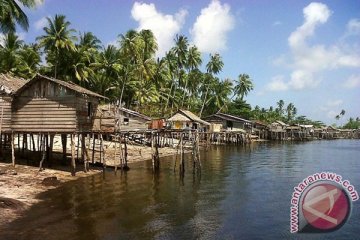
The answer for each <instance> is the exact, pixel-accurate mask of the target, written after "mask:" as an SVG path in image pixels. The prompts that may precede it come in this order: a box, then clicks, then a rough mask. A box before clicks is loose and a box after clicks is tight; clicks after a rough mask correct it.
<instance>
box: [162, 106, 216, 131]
mask: <svg viewBox="0 0 360 240" xmlns="http://www.w3.org/2000/svg"><path fill="white" fill-rule="evenodd" d="M167 122H168V123H169V124H170V126H171V128H172V129H198V130H199V131H208V128H209V126H210V123H208V122H206V121H204V120H202V119H201V118H199V117H198V116H196V115H195V114H194V113H192V112H190V111H187V110H178V111H177V112H176V113H175V114H174V115H173V116H172V117H170V118H169V119H168V120H167Z"/></svg>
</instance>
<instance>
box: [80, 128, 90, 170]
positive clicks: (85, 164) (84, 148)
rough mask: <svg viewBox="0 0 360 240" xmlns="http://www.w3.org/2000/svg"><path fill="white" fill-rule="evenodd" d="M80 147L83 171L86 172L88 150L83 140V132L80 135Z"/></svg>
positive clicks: (87, 168) (87, 167)
mask: <svg viewBox="0 0 360 240" xmlns="http://www.w3.org/2000/svg"><path fill="white" fill-rule="evenodd" d="M81 149H82V151H81V152H82V154H81V156H82V158H83V161H84V172H87V171H88V170H89V152H88V149H87V146H86V142H85V134H84V133H83V134H82V135H81Z"/></svg>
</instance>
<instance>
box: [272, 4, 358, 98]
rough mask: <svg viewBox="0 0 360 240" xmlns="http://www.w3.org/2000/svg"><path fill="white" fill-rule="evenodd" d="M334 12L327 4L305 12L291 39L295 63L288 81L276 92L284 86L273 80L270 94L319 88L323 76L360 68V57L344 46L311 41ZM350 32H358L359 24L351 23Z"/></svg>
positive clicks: (291, 53)
mask: <svg viewBox="0 0 360 240" xmlns="http://www.w3.org/2000/svg"><path fill="white" fill-rule="evenodd" d="M331 15H332V11H331V10H330V9H329V8H328V7H327V5H325V4H323V3H317V2H312V3H310V4H309V5H308V6H306V7H305V8H304V9H303V17H304V22H303V24H302V25H301V26H299V27H298V28H297V29H296V30H295V31H293V32H292V33H291V34H290V36H289V38H288V44H289V48H290V55H291V59H289V60H288V61H289V62H290V68H291V69H292V72H291V73H290V76H289V80H288V81H286V82H285V81H282V82H281V84H282V87H281V88H279V87H278V88H274V87H271V86H274V85H276V84H278V85H279V84H280V82H279V81H278V80H276V81H277V82H276V81H275V80H274V79H273V80H271V81H270V83H269V84H268V86H267V88H268V89H269V90H270V91H278V90H279V89H283V90H284V89H292V90H303V89H307V88H315V87H317V86H318V85H319V83H320V82H321V78H322V76H321V74H320V73H321V72H322V71H325V70H332V69H336V68H340V67H347V68H352V67H354V68H355V67H360V55H359V53H356V51H353V49H345V48H343V46H341V45H336V44H334V45H332V46H325V45H323V44H314V45H309V44H308V39H309V38H311V37H312V36H314V35H315V30H316V28H317V27H319V26H320V25H322V24H325V23H326V22H327V21H328V19H329V18H330V16H331ZM347 31H351V32H352V33H354V32H357V31H358V21H357V20H356V19H355V20H354V19H353V20H350V21H349V23H348V25H347Z"/></svg>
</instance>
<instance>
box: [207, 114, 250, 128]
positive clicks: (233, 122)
mask: <svg viewBox="0 0 360 240" xmlns="http://www.w3.org/2000/svg"><path fill="white" fill-rule="evenodd" d="M204 119H205V120H206V121H208V122H209V123H211V124H212V126H213V127H212V130H213V132H218V131H219V126H220V128H221V129H220V131H229V132H235V131H246V132H251V127H252V122H251V121H249V120H246V119H244V118H241V117H238V116H234V115H230V114H225V113H216V114H213V115H210V116H207V117H205V118H204Z"/></svg>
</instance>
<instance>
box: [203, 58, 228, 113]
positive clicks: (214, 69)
mask: <svg viewBox="0 0 360 240" xmlns="http://www.w3.org/2000/svg"><path fill="white" fill-rule="evenodd" d="M223 66H224V62H223V61H222V59H221V56H220V55H219V54H218V53H216V54H214V55H212V54H210V61H209V62H208V63H207V64H206V72H207V74H208V75H210V77H209V78H205V79H208V80H210V79H211V78H212V75H213V74H215V75H216V74H218V73H219V72H220V71H221V70H222V68H223ZM203 85H204V86H205V85H206V90H205V95H204V99H203V104H202V106H201V110H200V114H199V115H200V117H201V115H202V113H203V111H204V107H205V103H206V102H207V97H208V93H209V87H210V84H209V82H206V81H205V82H204V84H203Z"/></svg>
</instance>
